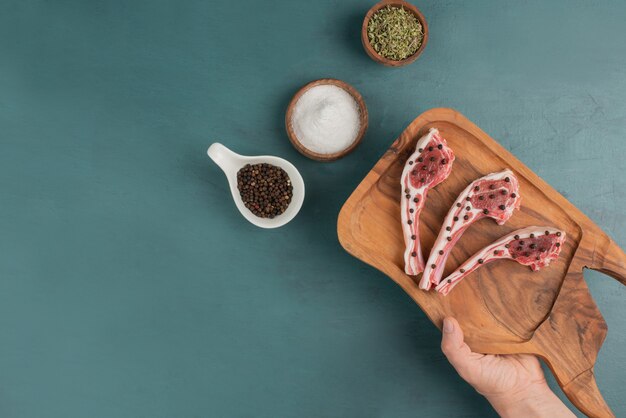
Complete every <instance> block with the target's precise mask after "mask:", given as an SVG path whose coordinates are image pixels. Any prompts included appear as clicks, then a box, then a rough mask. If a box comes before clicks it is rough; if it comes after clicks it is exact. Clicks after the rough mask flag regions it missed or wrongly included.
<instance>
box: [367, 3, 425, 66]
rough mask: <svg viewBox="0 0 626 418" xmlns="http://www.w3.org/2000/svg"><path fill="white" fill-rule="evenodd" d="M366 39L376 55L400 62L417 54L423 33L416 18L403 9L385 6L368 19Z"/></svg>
mask: <svg viewBox="0 0 626 418" xmlns="http://www.w3.org/2000/svg"><path fill="white" fill-rule="evenodd" d="M367 37H368V39H369V42H370V44H371V45H372V48H374V50H375V51H376V52H377V53H379V54H380V55H382V56H383V57H385V58H388V59H391V60H394V61H401V60H403V59H406V58H408V57H410V56H411V55H413V54H415V53H416V52H417V50H418V49H419V47H420V46H421V45H422V41H423V39H424V31H423V28H422V24H421V23H420V21H419V20H418V19H417V17H416V16H415V15H414V14H413V13H411V12H410V11H408V10H406V9H405V8H404V7H395V6H386V7H383V8H382V9H380V10H378V11H377V12H376V13H374V15H372V17H371V18H370V20H369V22H368V23H367Z"/></svg>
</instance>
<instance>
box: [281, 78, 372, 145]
mask: <svg viewBox="0 0 626 418" xmlns="http://www.w3.org/2000/svg"><path fill="white" fill-rule="evenodd" d="M291 125H292V127H293V130H294V132H295V134H296V137H297V138H298V140H299V141H300V143H301V144H302V145H303V146H304V147H306V148H307V149H309V150H311V151H313V152H316V153H318V154H333V153H336V152H340V151H343V150H345V149H346V148H348V147H349V146H350V145H352V143H353V142H354V141H355V140H356V137H357V135H358V133H359V129H360V127H361V122H360V119H359V105H358V103H357V102H356V100H354V98H353V97H352V96H351V95H350V93H348V92H347V91H345V90H344V89H342V88H341V87H337V86H333V85H321V86H315V87H312V88H310V89H309V90H307V91H306V92H305V93H304V94H303V95H302V96H300V98H299V99H298V101H297V102H296V105H295V107H294V109H293V113H292V117H291Z"/></svg>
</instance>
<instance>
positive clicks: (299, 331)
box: [0, 0, 626, 418]
mask: <svg viewBox="0 0 626 418" xmlns="http://www.w3.org/2000/svg"><path fill="white" fill-rule="evenodd" d="M596 3H599V2H593V4H592V2H589V1H583V0H552V1H550V2H545V1H538V0H532V1H524V2H517V1H498V0H493V1H482V0H481V1H471V2H469V1H460V0H459V1H448V0H437V1H420V2H417V3H416V5H417V6H418V7H420V9H422V11H423V12H424V14H425V15H426V17H427V19H428V23H429V26H430V30H431V38H430V42H429V44H428V46H427V48H426V50H425V52H424V54H423V55H422V57H420V59H419V60H418V61H417V62H416V63H414V64H412V65H410V66H408V67H405V68H401V69H390V68H386V67H382V66H380V65H377V64H375V63H374V62H373V61H371V60H370V59H369V58H368V57H367V56H366V55H365V53H364V51H363V49H362V47H361V45H360V38H359V36H360V35H359V31H360V25H361V19H362V17H363V15H364V14H365V12H366V11H367V9H368V8H369V7H370V5H371V3H370V2H369V1H361V0H342V1H331V0H319V1H293V0H282V1H279V0H274V1H269V0H268V1H264V2H261V1H255V0H243V1H240V2H237V3H234V2H219V3H218V2H212V1H197V0H185V1H173V0H172V1H122V0H110V1H78V0H60V1H55V2H50V1H44V0H20V1H17V0H15V1H14V0H4V1H2V2H1V3H0V192H1V194H0V196H1V200H0V237H1V239H0V415H2V416H3V417H59V418H61V417H62V418H67V417H93V418H95V417H151V418H154V417H208V416H215V417H251V416H254V417H359V418H365V417H394V418H397V417H415V416H426V417H448V416H456V417H485V416H493V415H494V414H493V412H492V411H491V409H490V407H489V405H488V404H487V403H486V402H485V401H484V400H483V399H482V398H481V397H480V396H479V395H477V394H476V393H475V392H474V391H473V389H471V388H470V387H469V386H467V385H466V384H465V383H464V382H462V381H461V379H460V378H459V377H458V376H457V375H456V374H455V373H454V371H453V370H452V368H451V367H450V366H449V365H448V364H447V362H446V360H445V359H444V357H443V356H442V354H441V353H440V351H439V339H440V334H439V331H437V330H436V329H435V327H434V326H432V325H431V324H430V322H429V321H428V320H427V318H426V317H425V316H424V314H423V313H422V312H421V311H420V310H419V309H418V308H417V306H416V305H414V303H413V302H412V301H411V300H409V298H408V297H407V296H406V295H405V294H404V293H403V292H402V291H401V290H400V288H398V287H396V285H395V284H393V283H392V282H391V281H390V280H389V279H387V278H386V277H385V276H383V275H382V274H380V273H378V272H377V271H374V270H373V269H371V268H369V267H367V266H365V265H363V264H361V263H360V262H359V261H357V260H355V259H353V258H351V257H350V256H349V255H348V254H346V253H345V252H344V251H343V250H342V249H341V248H340V246H339V244H338V242H337V238H336V232H335V224H336V217H337V214H338V212H339V209H340V207H341V205H342V203H343V202H344V201H345V199H346V198H347V197H348V195H349V194H350V192H351V191H352V190H353V188H354V187H355V186H356V184H357V183H358V182H359V180H360V179H361V178H362V177H363V176H364V174H365V173H366V172H367V171H369V169H370V167H371V166H372V165H373V164H374V162H375V161H376V160H377V159H378V158H379V157H380V155H381V154H382V153H383V152H384V150H385V149H386V148H387V147H388V145H389V144H390V143H391V142H392V141H393V140H394V139H395V138H396V136H397V135H398V134H399V133H400V132H401V131H402V130H403V129H404V128H405V126H406V125H407V124H408V123H409V122H410V121H411V120H412V119H413V118H415V117H416V116H417V115H418V114H419V113H421V112H423V111H424V110H426V109H429V108H431V107H437V106H447V107H454V108H456V109H458V110H459V111H461V112H462V113H464V114H465V115H466V116H468V117H469V118H470V119H471V120H473V121H474V122H475V123H477V124H478V125H479V126H480V127H482V128H483V129H484V130H485V131H486V132H487V133H489V134H490V135H491V136H493V137H494V138H496V139H497V140H499V141H500V142H501V143H502V144H503V145H504V146H505V147H506V148H508V149H509V150H511V151H512V152H513V153H514V154H515V155H516V156H518V157H519V158H520V159H521V160H522V161H524V162H525V163H526V164H527V165H528V166H529V167H531V168H532V169H533V170H535V172H537V173H538V174H539V175H540V176H542V177H543V178H544V179H545V180H546V181H548V182H549V183H550V184H552V185H553V186H554V187H555V188H557V189H558V190H559V191H561V192H562V193H563V194H564V195H565V196H566V197H568V198H569V199H570V200H571V201H572V202H573V203H574V204H576V205H577V206H578V207H579V208H581V209H582V210H583V211H584V212H585V213H586V214H588V215H589V216H590V217H591V218H592V219H593V220H594V221H596V222H597V223H598V224H599V225H600V226H601V227H602V228H603V229H605V230H606V231H607V232H608V233H609V234H610V235H611V236H612V237H613V238H614V239H615V240H616V241H617V242H618V243H619V244H621V245H622V246H626V228H625V226H624V225H625V224H626V214H625V210H624V207H626V198H625V197H624V190H625V189H626V181H625V180H624V176H623V170H624V167H625V165H624V160H623V159H624V156H625V155H626V141H625V138H626V116H625V115H626V42H624V16H626V3H624V2H623V1H616V0H615V1H604V2H601V4H596ZM322 77H335V78H340V79H343V80H345V81H347V82H349V83H351V84H353V85H354V86H355V87H356V88H357V89H359V90H360V92H361V93H362V94H363V96H364V98H365V100H366V102H367V105H368V108H369V112H370V129H369V132H368V134H367V136H366V137H365V139H364V142H363V143H362V144H361V146H360V147H359V148H358V149H357V150H356V152H355V153H354V154H352V155H350V156H349V157H347V158H345V159H343V160H340V161H338V162H335V163H330V164H320V163H316V162H313V161H310V160H307V159H305V158H304V157H302V156H301V155H299V154H298V153H297V152H296V151H295V150H294V149H293V148H292V147H291V145H290V144H289V142H288V140H287V138H286V134H285V132H284V127H283V117H284V111H285V108H286V105H287V103H288V101H289V99H290V97H291V95H292V94H293V93H294V92H295V91H296V89H297V88H298V87H299V86H300V85H302V84H304V83H306V82H308V81H310V80H312V79H316V78H322ZM215 140H220V141H222V142H223V143H225V144H226V145H228V146H230V147H232V148H233V149H234V150H235V151H238V152H241V153H244V154H265V153H270V154H275V155H279V156H282V157H285V158H287V159H289V160H290V161H292V162H293V163H294V164H296V165H297V166H298V168H299V169H300V170H301V172H302V174H303V176H304V178H305V181H306V183H307V187H308V188H307V198H306V201H305V204H304V207H303V210H302V212H301V214H300V215H299V216H298V217H297V218H296V220H294V221H293V222H292V223H291V224H289V225H287V226H286V227H284V228H281V229H279V230H273V231H264V230H260V229H256V228H255V227H253V226H252V225H250V224H248V223H247V222H245V221H244V220H243V218H241V216H240V215H239V213H238V212H237V211H236V210H235V207H234V205H233V203H232V201H231V200H230V197H229V192H228V188H227V185H226V183H225V181H224V178H223V175H222V174H221V172H220V171H219V170H218V169H217V167H215V166H214V165H213V164H212V163H211V162H210V161H209V160H208V158H207V157H206V155H205V151H206V148H207V146H208V145H209V144H210V143H211V142H212V141H215ZM585 277H586V278H587V280H588V283H589V286H590V288H591V290H592V293H593V295H594V297H595V298H596V301H597V302H598V305H599V306H600V309H601V311H602V312H603V314H604V316H605V318H606V320H607V322H608V324H609V334H608V338H607V340H606V343H605V344H604V347H603V349H602V351H601V352H600V357H599V360H598V364H597V368H596V371H597V378H598V381H599V385H600V388H601V390H602V392H603V393H604V395H605V397H606V399H607V401H608V403H609V404H610V405H611V407H612V408H614V410H615V413H616V414H617V416H626V397H625V396H624V395H625V393H624V385H623V382H624V379H625V378H626V370H625V369H624V364H626V351H625V350H624V346H626V320H624V313H625V311H624V298H625V296H626V291H625V289H624V287H623V286H622V287H620V285H619V284H618V283H617V282H615V281H613V280H611V279H609V278H607V277H605V276H602V275H601V274H598V273H594V272H587V273H585ZM552 383H553V382H552Z"/></svg>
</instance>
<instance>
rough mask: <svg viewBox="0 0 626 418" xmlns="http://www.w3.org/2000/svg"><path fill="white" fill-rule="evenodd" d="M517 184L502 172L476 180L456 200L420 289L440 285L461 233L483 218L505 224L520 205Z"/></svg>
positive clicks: (442, 229) (444, 224) (427, 263)
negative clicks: (447, 262)
mask: <svg viewBox="0 0 626 418" xmlns="http://www.w3.org/2000/svg"><path fill="white" fill-rule="evenodd" d="M520 201H521V199H520V195H519V183H518V181H517V178H516V177H515V175H513V172H512V171H510V170H504V171H501V172H499V173H492V174H489V175H486V176H485V177H481V178H479V179H478V180H475V181H474V182H473V183H472V184H470V185H469V186H467V187H466V188H465V190H463V192H461V194H460V195H459V197H458V198H457V199H456V201H455V202H454V204H453V205H452V207H451V208H450V210H449V211H448V215H447V216H446V218H445V220H444V222H443V226H442V227H441V231H439V235H438V236H437V239H436V240H435V244H434V245H433V248H432V250H431V251H430V256H429V257H428V261H427V262H426V266H425V268H424V275H423V276H422V279H421V281H420V288H422V289H424V290H428V289H430V288H431V286H432V285H437V284H439V281H440V280H441V276H442V274H443V270H444V267H445V265H446V261H447V260H448V256H449V255H450V252H451V251H452V247H454V244H456V242H457V241H458V240H459V238H461V236H462V235H463V232H465V230H466V229H467V228H469V226H470V225H472V224H473V223H474V222H476V221H478V220H480V219H482V218H492V219H494V220H495V221H496V222H497V223H498V224H499V225H502V224H504V223H505V222H506V221H507V220H508V219H509V218H510V217H511V216H512V215H513V211H514V210H515V209H517V208H519V206H520Z"/></svg>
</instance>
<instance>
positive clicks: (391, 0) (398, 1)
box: [361, 0, 428, 67]
mask: <svg viewBox="0 0 626 418" xmlns="http://www.w3.org/2000/svg"><path fill="white" fill-rule="evenodd" d="M387 6H395V7H403V8H405V9H406V10H408V11H410V12H411V13H413V14H414V15H415V17H417V19H418V20H419V21H420V23H421V24H422V30H423V31H424V39H422V44H421V45H420V47H419V48H418V50H417V51H415V54H413V55H411V56H410V57H408V58H405V59H403V60H400V61H394V60H391V59H389V58H385V57H383V56H382V55H380V54H379V53H378V52H376V51H375V50H374V48H373V47H372V45H371V44H370V40H369V38H368V37H367V24H368V23H369V21H370V19H371V18H372V16H373V15H374V13H376V12H377V11H379V10H380V9H382V8H383V7H387ZM361 42H362V43H363V48H365V52H367V55H369V56H370V58H371V59H373V60H374V61H376V62H379V63H381V64H383V65H387V66H389V67H402V66H403V65H407V64H410V63H412V62H413V61H415V60H416V59H417V57H419V56H420V54H421V53H422V51H423V50H424V48H425V47H426V43H428V24H427V23H426V18H424V15H423V14H422V12H420V11H419V9H418V8H417V7H415V6H413V5H412V4H411V3H407V2H406V1H402V0H383V1H381V2H380V3H376V4H375V5H374V6H373V7H372V8H371V9H369V11H368V12H367V14H366V15H365V19H363V26H362V27H361Z"/></svg>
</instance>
